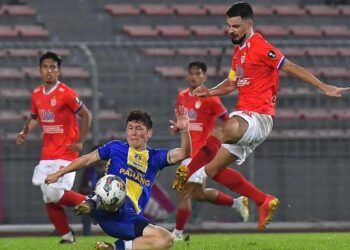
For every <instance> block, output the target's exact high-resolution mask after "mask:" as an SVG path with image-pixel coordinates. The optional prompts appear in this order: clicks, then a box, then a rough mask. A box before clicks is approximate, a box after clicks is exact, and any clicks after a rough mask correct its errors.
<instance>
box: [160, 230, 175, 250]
mask: <svg viewBox="0 0 350 250" xmlns="http://www.w3.org/2000/svg"><path fill="white" fill-rule="evenodd" d="M158 244H159V245H158V246H157V248H158V249H168V248H171V247H172V246H173V244H174V238H173V236H172V235H171V233H170V232H168V231H167V232H166V233H163V234H162V236H161V237H159V241H158Z"/></svg>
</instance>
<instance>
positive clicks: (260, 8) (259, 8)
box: [252, 5, 274, 16]
mask: <svg viewBox="0 0 350 250" xmlns="http://www.w3.org/2000/svg"><path fill="white" fill-rule="evenodd" d="M252 8H253V10H254V15H256V16H269V15H272V14H273V13H274V10H273V9H272V8H271V7H269V6H267V5H253V6H252Z"/></svg>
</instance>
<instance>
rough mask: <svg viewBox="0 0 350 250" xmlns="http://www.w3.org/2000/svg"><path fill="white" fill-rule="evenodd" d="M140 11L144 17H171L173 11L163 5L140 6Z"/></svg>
mask: <svg viewBox="0 0 350 250" xmlns="http://www.w3.org/2000/svg"><path fill="white" fill-rule="evenodd" d="M139 8H140V10H141V11H142V12H144V13H145V14H146V15H164V16H165V15H172V14H174V9H173V8H171V7H169V6H167V5H164V4H140V6H139Z"/></svg>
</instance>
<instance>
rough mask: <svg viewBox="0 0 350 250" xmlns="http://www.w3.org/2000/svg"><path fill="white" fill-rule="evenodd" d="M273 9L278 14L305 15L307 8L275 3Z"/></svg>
mask: <svg viewBox="0 0 350 250" xmlns="http://www.w3.org/2000/svg"><path fill="white" fill-rule="evenodd" d="M272 9H273V10H274V11H275V12H276V14H277V15H283V16H303V15H305V10H304V9H302V8H300V7H299V6H298V5H275V6H273V7H272Z"/></svg>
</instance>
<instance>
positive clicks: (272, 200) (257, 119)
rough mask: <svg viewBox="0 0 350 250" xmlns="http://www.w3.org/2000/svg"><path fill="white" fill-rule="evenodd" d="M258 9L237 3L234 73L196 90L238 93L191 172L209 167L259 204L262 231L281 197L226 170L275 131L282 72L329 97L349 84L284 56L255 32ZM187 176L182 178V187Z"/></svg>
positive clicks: (232, 18) (232, 13) (231, 14)
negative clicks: (335, 82)
mask: <svg viewBox="0 0 350 250" xmlns="http://www.w3.org/2000/svg"><path fill="white" fill-rule="evenodd" d="M253 17H254V14H253V10H252V7H251V6H250V5H249V4H248V3H245V2H239V3H235V4H234V5H232V6H231V7H230V8H229V9H228V11H227V12H226V25H227V32H228V34H229V35H230V37H231V39H232V42H233V44H235V45H236V47H235V52H234V54H233V58H232V65H231V71H230V73H229V75H228V77H227V79H225V80H224V81H222V82H221V83H219V84H218V85H216V86H215V87H213V88H211V89H208V88H207V87H205V86H204V85H202V86H200V87H198V88H197V89H195V90H194V94H195V95H197V96H201V97H207V96H221V95H226V94H228V93H231V92H232V91H234V90H237V91H238V101H237V106H236V111H235V112H233V113H231V114H230V119H229V120H228V121H226V122H225V123H223V124H219V125H217V126H216V127H215V128H214V129H213V130H212V133H211V135H210V136H209V137H208V139H207V142H206V144H205V145H204V146H203V147H202V148H201V149H200V150H199V151H198V153H197V154H196V155H195V156H194V157H193V159H192V161H191V163H190V164H189V165H188V175H187V176H191V175H192V174H193V173H194V172H196V171H197V170H198V169H199V168H201V167H202V166H203V165H205V173H206V174H207V175H208V176H209V177H210V178H212V179H213V180H215V181H217V182H219V183H222V184H224V185H225V186H226V187H228V188H229V189H231V190H235V192H237V193H239V194H240V195H243V196H246V197H248V198H250V199H252V200H253V201H254V202H255V203H256V205H257V206H258V212H259V218H258V230H264V229H265V227H266V225H267V224H268V223H269V221H270V220H271V218H272V215H273V213H274V211H275V209H276V208H277V206H278V203H279V201H278V199H277V198H276V197H274V196H273V195H269V194H265V193H263V192H262V191H260V190H259V189H258V188H256V187H255V186H253V185H252V184H250V183H249V182H247V180H246V179H245V178H243V177H242V176H241V175H239V173H238V172H237V171H236V170H234V169H231V168H225V167H226V166H227V165H229V164H230V163H232V162H235V163H236V164H241V163H242V162H244V161H245V159H246V158H247V156H248V155H249V154H250V153H251V152H252V151H253V150H254V149H255V148H256V147H257V146H258V145H259V144H261V143H262V142H263V141H264V140H265V139H266V137H267V136H268V135H269V133H270V131H271V129H272V126H273V116H274V115H275V104H276V95H277V90H278V70H283V71H285V72H287V73H289V74H291V75H293V76H295V77H297V78H299V79H300V80H302V81H304V82H306V83H308V84H310V85H312V86H314V87H316V88H318V89H320V90H321V91H322V92H323V93H324V94H325V95H327V96H331V97H341V95H342V94H343V93H344V92H346V91H348V90H349V88H340V87H336V86H332V85H329V84H326V83H324V82H322V81H320V80H319V79H318V78H317V77H315V76H314V75H313V74H312V73H310V72H309V71H307V70H306V69H304V68H303V67H301V66H298V65H296V64H295V63H293V62H291V61H290V60H288V59H286V58H285V57H284V55H283V54H282V53H281V52H280V51H279V50H278V49H276V48H275V47H274V46H272V45H271V44H270V43H268V42H267V41H266V40H265V39H264V38H263V37H262V36H261V35H260V34H259V33H256V32H254V30H253ZM187 176H186V175H182V176H179V177H181V178H179V180H178V189H182V188H183V184H184V183H186V181H187Z"/></svg>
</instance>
